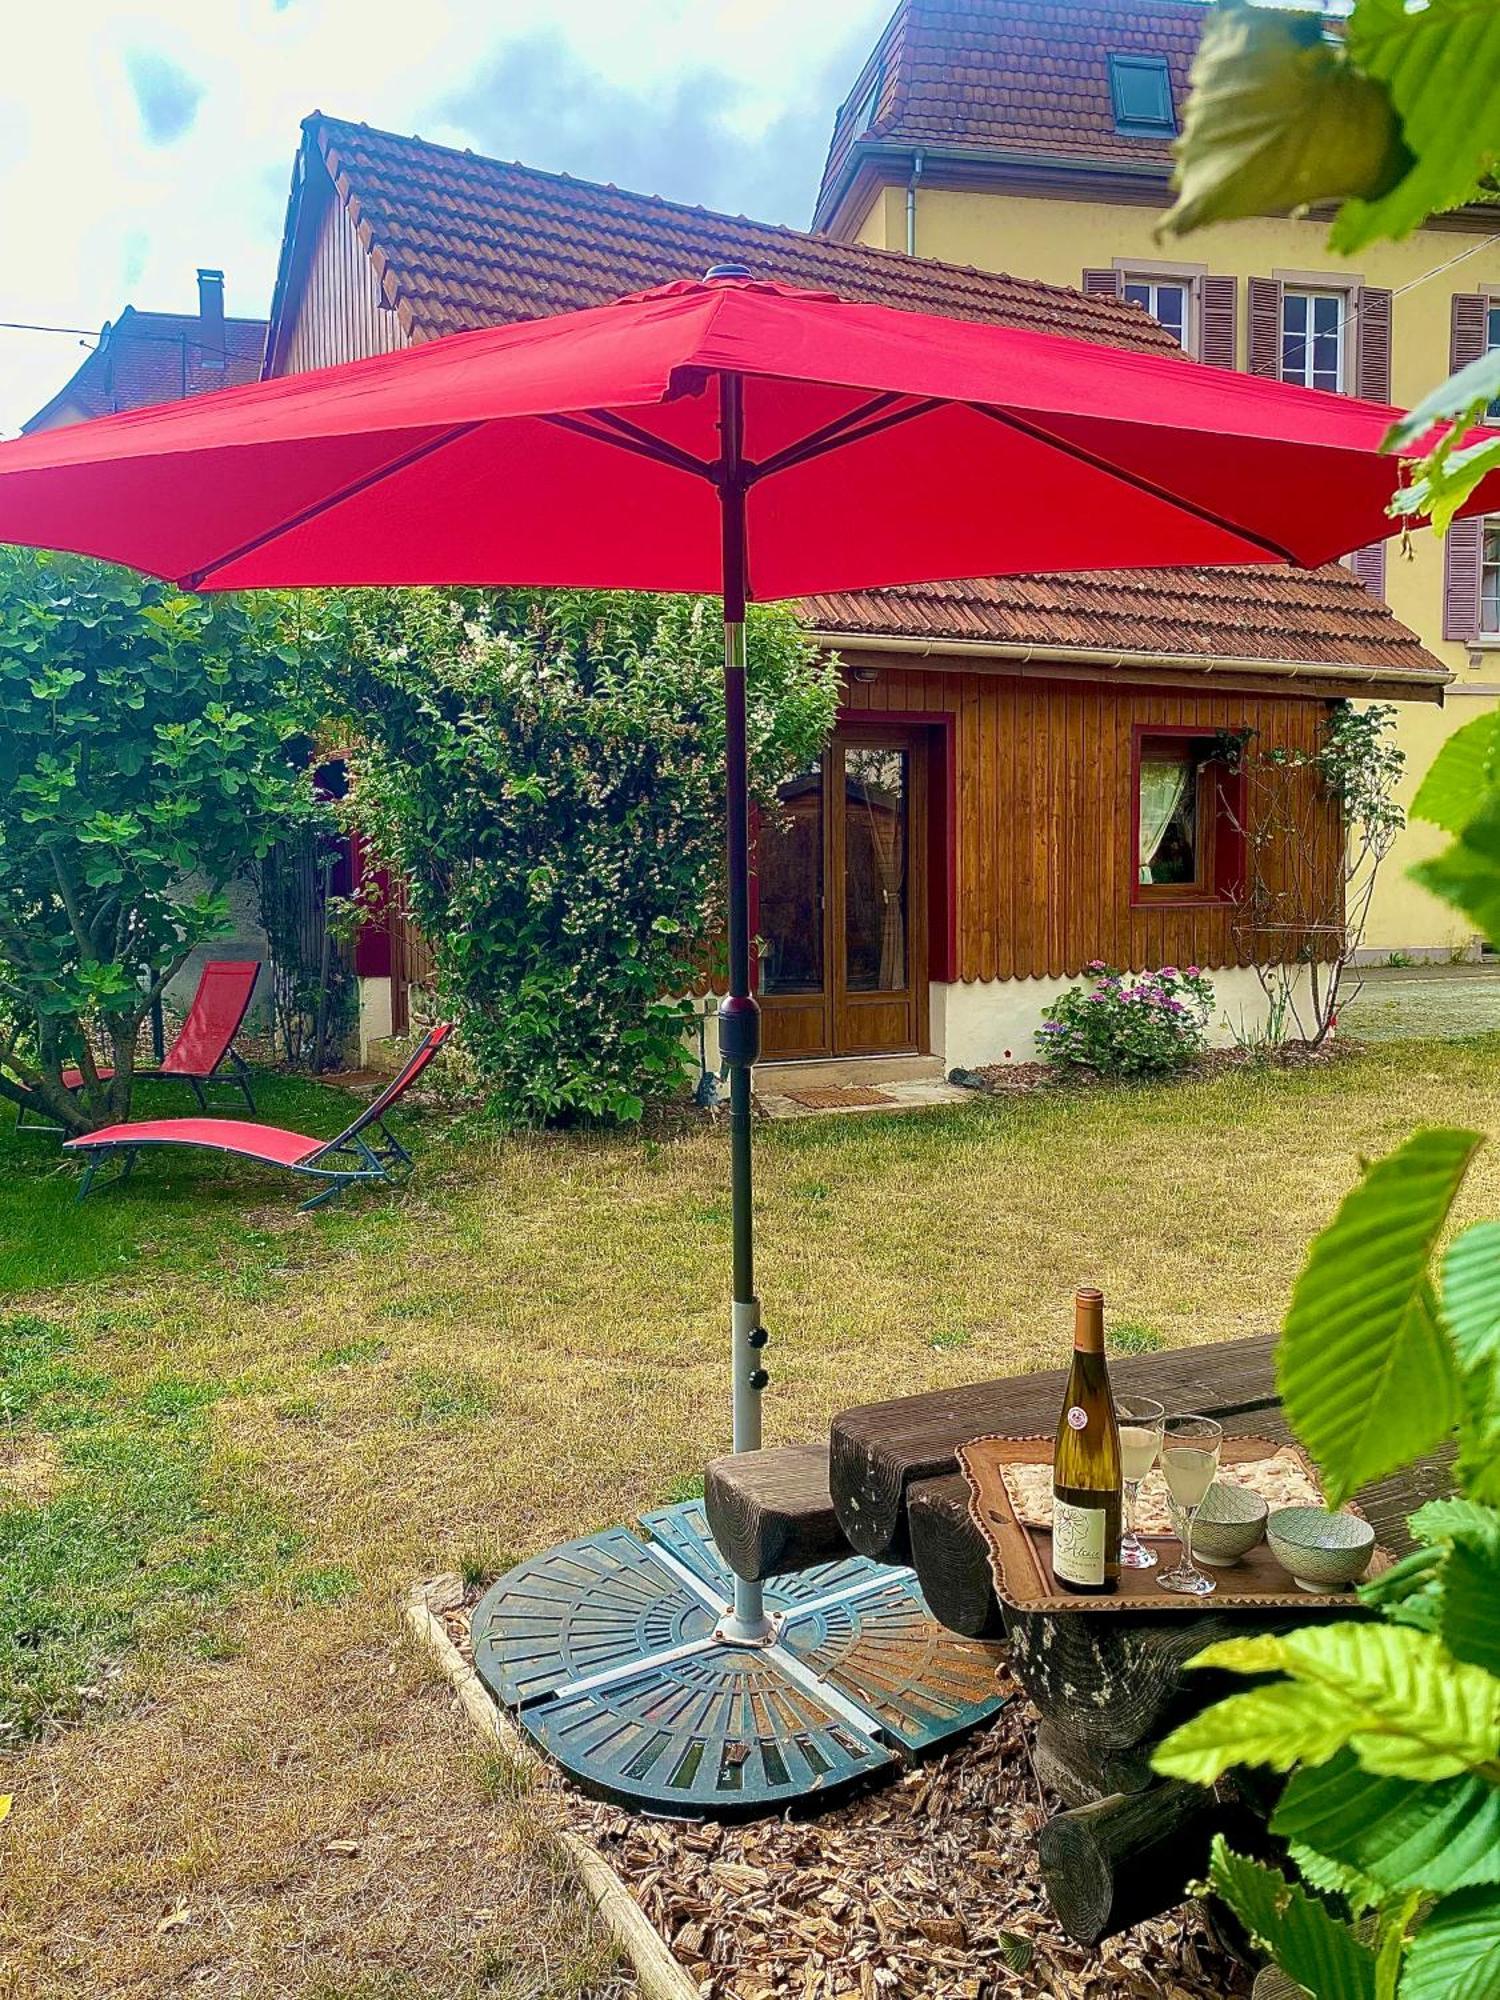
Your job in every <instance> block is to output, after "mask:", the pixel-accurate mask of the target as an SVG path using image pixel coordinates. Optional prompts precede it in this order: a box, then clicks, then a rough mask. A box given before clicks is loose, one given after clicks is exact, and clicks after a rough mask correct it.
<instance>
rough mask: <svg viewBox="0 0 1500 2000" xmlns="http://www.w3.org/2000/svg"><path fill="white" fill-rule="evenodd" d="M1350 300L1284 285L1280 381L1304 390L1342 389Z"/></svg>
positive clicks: (1282, 295) (1335, 294)
mask: <svg viewBox="0 0 1500 2000" xmlns="http://www.w3.org/2000/svg"><path fill="white" fill-rule="evenodd" d="M1348 317H1349V300H1348V297H1347V295H1346V294H1345V293H1343V292H1321V291H1308V290H1302V289H1300V288H1294V287H1293V286H1291V285H1287V286H1285V287H1284V288H1283V290H1282V294H1281V379H1282V381H1283V382H1296V383H1299V384H1300V385H1301V386H1302V387H1303V388H1304V389H1333V390H1340V389H1342V388H1343V387H1344V381H1345V375H1344V347H1345V336H1346V332H1347V326H1348Z"/></svg>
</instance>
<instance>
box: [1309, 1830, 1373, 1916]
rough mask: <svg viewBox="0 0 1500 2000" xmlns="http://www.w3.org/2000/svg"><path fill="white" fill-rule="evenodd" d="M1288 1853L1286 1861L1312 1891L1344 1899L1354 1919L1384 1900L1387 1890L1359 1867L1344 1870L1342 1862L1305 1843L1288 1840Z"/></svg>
mask: <svg viewBox="0 0 1500 2000" xmlns="http://www.w3.org/2000/svg"><path fill="white" fill-rule="evenodd" d="M1286 1852H1287V1859H1288V1860H1289V1861H1290V1862H1291V1864H1292V1866H1293V1867H1294V1868H1295V1869H1296V1871H1297V1873H1298V1874H1299V1875H1300V1876H1301V1877H1302V1879H1303V1881H1304V1882H1305V1883H1306V1884H1307V1885H1308V1887H1309V1888H1310V1889H1316V1890H1317V1891H1318V1893H1319V1895H1321V1896H1342V1897H1343V1899H1344V1901H1345V1902H1346V1903H1347V1904H1348V1905H1349V1908H1350V1910H1351V1912H1352V1913H1353V1914H1354V1915H1355V1916H1358V1915H1359V1914H1360V1913H1361V1911H1363V1910H1373V1909H1374V1908H1375V1906H1376V1904H1377V1903H1379V1902H1381V1901H1382V1900H1383V1899H1384V1897H1385V1893H1386V1892H1385V1890H1384V1889H1383V1888H1382V1887H1381V1885H1380V1884H1379V1883H1378V1882H1372V1881H1371V1880H1370V1878H1369V1876H1368V1875H1361V1874H1360V1872H1359V1870H1358V1869H1357V1868H1347V1867H1345V1865H1344V1863H1343V1862H1342V1861H1335V1860H1334V1859H1333V1858H1332V1856H1330V1855H1327V1854H1322V1853H1320V1852H1319V1851H1318V1849H1317V1848H1315V1847H1309V1846H1307V1844H1306V1843H1305V1842H1304V1841H1300V1840H1289V1841H1288V1842H1287V1844H1286Z"/></svg>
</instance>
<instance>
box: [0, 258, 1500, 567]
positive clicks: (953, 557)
mask: <svg viewBox="0 0 1500 2000" xmlns="http://www.w3.org/2000/svg"><path fill="white" fill-rule="evenodd" d="M726 379H728V380H738V381H739V382H741V383H742V384H743V442H742V447H741V449H742V455H743V459H744V461H745V464H744V472H745V490H746V494H747V501H746V506H747V570H746V584H747V588H748V591H749V594H750V595H751V596H753V597H755V598H760V599H770V598H782V597H795V596H803V595H812V594H815V593H820V592H827V591H837V590H848V589H854V588H858V587H862V586H865V587H868V586H878V585H882V584H897V583H907V582H918V581H925V580H930V579H933V578H938V577H959V576H977V575H1003V574H1025V573H1027V572H1036V571H1046V570H1063V569H1066V570H1078V569H1107V568H1122V567H1158V568H1159V567H1163V566H1166V565H1170V564H1212V563H1245V562H1251V563H1256V562H1287V563H1297V564H1305V565H1312V564H1316V563H1320V562H1324V561H1327V560H1328V559H1329V558H1331V557H1335V556H1339V555H1342V554H1345V553H1346V552H1347V551H1348V550H1350V549H1352V548H1357V547H1361V546H1363V545H1364V544H1366V543H1368V542H1371V541H1375V540H1377V539H1379V538H1381V537H1382V536H1384V535H1387V534H1390V533H1392V532H1394V526H1395V524H1394V523H1393V522H1391V521H1390V520H1388V519H1387V518H1386V516H1385V512H1384V509H1385V506H1386V503H1387V502H1388V501H1389V499H1390V497H1391V494H1392V491H1393V490H1394V488H1395V485H1396V482H1397V476H1398V473H1397V466H1396V463H1395V461H1394V460H1392V459H1389V458H1384V457H1381V456H1380V454H1379V451H1378V446H1379V443H1380V440H1381V437H1382V436H1383V434H1384V432H1385V429H1386V427H1387V425H1388V424H1389V422H1390V421H1391V417H1392V415H1393V414H1394V413H1393V412H1392V411H1390V410H1387V409H1386V408H1384V407H1383V406H1380V405H1376V404H1371V403H1362V402H1357V401H1355V400H1353V399H1352V398H1349V397H1346V396H1336V395H1331V394H1326V393H1322V392H1318V391H1312V390H1304V389H1294V388H1289V387H1287V386H1285V385H1283V384H1280V383H1275V382H1266V381H1261V380H1259V379H1257V378H1255V377H1253V376H1247V375H1238V374H1233V373H1230V372H1228V371H1225V370H1221V369H1215V368H1205V367H1203V366H1201V365H1199V364H1197V363H1194V362H1191V361H1188V360H1186V359H1183V360H1180V361H1179V360H1176V359H1173V358H1169V357H1162V356H1158V355H1152V354H1132V353H1124V352H1121V351H1120V350H1118V349H1114V348H1105V347H1096V346H1093V345H1091V344H1088V343H1085V342H1081V341H1075V340H1070V339H1067V338H1065V337H1063V336H1060V335H1055V334H1042V333H1024V332H1016V331H1011V330H1008V329H1005V328H998V327H993V326H986V325H977V324H972V323H968V322H962V321H956V320H946V319H939V318H934V317H931V316H929V315H926V314H919V313H909V312H902V311H896V310H893V309H892V308H890V307H884V306H869V305H851V304H847V303H844V302H841V301H840V300H839V299H837V298H835V297H833V296H831V295H825V294H820V293H812V292H801V291H794V290H790V289H788V288H786V287H783V286H779V285H772V284H764V283H759V282H755V281H751V280H749V279H748V278H729V279H725V280H721V281H718V282H714V283H703V284H676V285H669V286H666V287H664V288H662V289H661V290H659V291H655V292H648V293H645V294H642V295H640V296H638V297H633V298H628V299H622V300H621V301H619V302H618V303H617V304H614V305H609V306H600V307H596V308H594V309H592V310H590V311H586V312H579V313H571V314H566V315H560V316H558V317H556V318H553V319H547V320H540V321H531V322H527V323H525V324H523V325H519V326H508V327H500V328H493V329H488V328H487V329H483V330H481V331H478V332H474V333H463V334H455V335H452V336H450V337H449V338H448V339H445V340H440V341H434V342H432V343H430V344H428V345H426V346H422V347H418V348H416V349H410V350H407V351H405V352H401V353H395V354H388V355H381V356H378V357H376V358H374V359H372V360H369V361H361V362H354V363H352V364H350V365H348V366H345V367H341V368H333V369H327V370H320V371H317V372H316V373H313V374H308V375H301V376H292V377H289V378H286V379H282V380H278V381H274V382H265V383H260V384H256V385H254V386H252V387H249V388H244V389H231V390H226V391H224V392H222V393H221V394H218V395H211V396H205V397H200V398H198V399H195V400H194V401H192V402H188V403H178V404H173V405H169V406H166V407H163V408H160V409H154V410H143V411H133V412H130V413H128V414H126V415H123V416H119V417H112V418H104V419H101V420H99V421H97V422H95V423H91V424H86V425H81V426H79V427H77V428H75V429H71V430H64V431H60V432H58V431H53V432H42V433H39V434H37V435H35V436H32V437H29V438H25V439H22V440H19V441H18V442H15V443H12V444H8V445H6V446H4V447H3V448H0V539H5V540H10V541H22V542H28V543H32V544H34V545H40V546H44V547H56V548H68V549H75V550H79V551H81V552H83V553H86V554H90V555H98V556H105V557H108V558H111V559H113V560H115V561H119V562H126V563H130V564H133V565H134V566H135V567H136V568H139V569H144V570H150V571H152V572H153V573H155V574H157V575H159V576H167V577H172V578H175V579H179V580H181V581H183V582H186V583H189V584H192V585H193V586H195V587H199V588H210V589H241V588H250V587H254V586H257V585H296V584H383V583H408V584H421V583H431V584H459V583H468V584H501V583H509V584H533V585H546V584H555V585H572V586H587V587H593V588H604V587H618V588H622V589H639V590H666V591H703V592H717V591H719V590H720V589H721V588H722V585H723V568H722V562H723V556H722V527H721V516H720V506H719V493H718V490H717V480H718V475H719V473H720V472H721V470H722V448H721V437H720V430H719V425H720V420H721V416H722V410H721V396H722V386H721V385H722V384H723V382H724V381H725V380H726ZM1490 485H1491V486H1494V485H1496V482H1495V481H1491V482H1490ZM1486 490H1488V488H1487V489H1486ZM1497 490H1500V488H1497ZM1494 504H1496V500H1495V494H1494V493H1491V494H1490V497H1489V500H1488V502H1486V501H1485V500H1483V499H1476V502H1475V503H1474V509H1473V511H1482V510H1483V508H1484V507H1485V506H1486V505H1490V506H1493V505H1494Z"/></svg>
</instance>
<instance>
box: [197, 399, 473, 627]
mask: <svg viewBox="0 0 1500 2000" xmlns="http://www.w3.org/2000/svg"><path fill="white" fill-rule="evenodd" d="M480 422H481V420H480V419H476V420H475V421H474V422H472V423H467V424H455V425H454V426H453V428H452V429H451V430H446V431H444V432H443V433H442V434H441V436H439V437H435V438H426V439H424V440H423V442H422V443H421V444H418V445H413V446H412V447H411V448H410V449H409V450H407V451H403V452H400V453H399V454H398V455H397V456H396V457H395V458H393V459H391V460H389V461H388V462H387V463H386V464H385V465H377V466H376V467H375V468H374V470H373V471H371V472H364V473H361V474H360V476H359V478H358V479H351V480H350V482H349V484H348V485H347V486H341V487H340V488H339V490H338V491H337V493H328V494H325V495H324V497H323V498H322V499H321V500H314V501H313V503H312V504H311V506H308V507H304V508H302V509H301V510H300V512H298V513H296V514H293V515H291V516H290V517H289V518H288V519H287V520H285V521H279V522H278V523H277V524H276V526H275V527H274V528H267V529H266V530H265V532H264V533H263V534H259V535H252V536H251V538H250V540H249V541H248V542H241V543H240V545H239V547H238V548H235V549H229V550H227V551H226V553H225V554H223V555H221V556H215V557H214V559H213V561H212V562H211V563H205V564H204V565H203V567H202V569H193V570H189V571H188V572H187V574H186V575H185V576H183V577H181V578H180V579H179V581H180V582H181V584H182V586H183V587H184V589H187V590H197V589H199V588H200V587H201V586H202V584H203V583H204V582H205V580H206V579H207V578H208V577H211V576H212V575H213V574H214V572H215V571H216V570H221V569H227V568H228V567H229V565H230V564H231V563H236V562H242V561H243V560H244V558H245V557H246V556H250V555H254V554H255V553H256V551H257V550H259V549H263V548H265V547H266V546H267V545H268V544H269V543H271V542H275V541H279V540H280V539H281V537H282V536H283V535H290V534H292V533H293V532H294V531H295V530H296V529H298V528H304V527H306V525H307V523H308V522H309V521H316V520H317V518H318V516H319V515H320V514H327V513H329V512H331V510H332V509H333V508H335V507H338V506H341V505H342V504H343V502H344V501H345V500H353V499H355V498H356V497H357V496H358V495H359V494H361V493H367V492H368V491H369V490H370V488H371V487H372V486H378V485H379V484H380V482H381V481H382V480H383V479H391V478H393V477H394V476H395V474H396V473H398V472H404V471H405V470H406V469H407V467H408V466H411V465H416V464H417V463H418V462H419V461H420V460H422V459H424V458H430V457H431V456H432V454H433V452H435V451H442V450H443V449H444V447H445V446H447V445H450V444H457V443H458V441H459V439H460V438H466V437H467V436H468V435H469V433H470V432H471V431H477V430H478V429H479V428H480Z"/></svg>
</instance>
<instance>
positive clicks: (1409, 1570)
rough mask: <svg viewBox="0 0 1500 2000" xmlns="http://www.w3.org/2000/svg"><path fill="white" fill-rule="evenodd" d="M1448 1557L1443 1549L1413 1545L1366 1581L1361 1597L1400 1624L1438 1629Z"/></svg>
mask: <svg viewBox="0 0 1500 2000" xmlns="http://www.w3.org/2000/svg"><path fill="white" fill-rule="evenodd" d="M1445 1559H1446V1552H1445V1551H1444V1550H1442V1549H1413V1550H1412V1551H1411V1553H1410V1554H1409V1555H1405V1556H1402V1557H1401V1558H1400V1560H1399V1561H1397V1562H1394V1563H1392V1564H1391V1566H1390V1568H1389V1569H1387V1570H1382V1571H1381V1573H1380V1575H1379V1576H1375V1577H1371V1578H1370V1580H1369V1582H1368V1583H1362V1584H1361V1585H1360V1586H1359V1595H1360V1601H1361V1602H1362V1603H1364V1604H1369V1605H1373V1606H1375V1607H1376V1609H1378V1610H1381V1611H1383V1612H1384V1613H1385V1615H1386V1617H1387V1618H1390V1619H1394V1620H1395V1621H1396V1622H1397V1623H1398V1624H1401V1625H1416V1626H1419V1627H1420V1628H1421V1629H1422V1630H1423V1631H1424V1632H1435V1631H1436V1630H1437V1624H1438V1618H1439V1616H1440V1615H1441V1611H1442V1602H1443V1592H1442V1572H1443V1563H1444V1561H1445Z"/></svg>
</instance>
